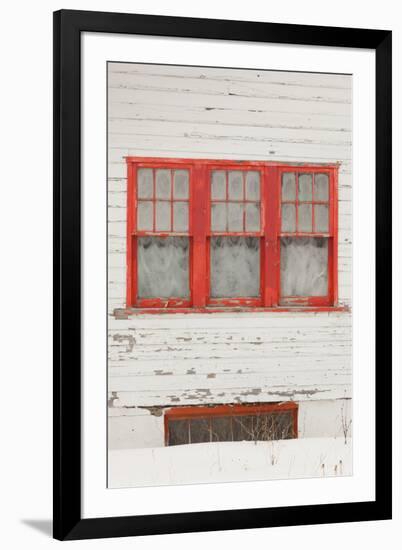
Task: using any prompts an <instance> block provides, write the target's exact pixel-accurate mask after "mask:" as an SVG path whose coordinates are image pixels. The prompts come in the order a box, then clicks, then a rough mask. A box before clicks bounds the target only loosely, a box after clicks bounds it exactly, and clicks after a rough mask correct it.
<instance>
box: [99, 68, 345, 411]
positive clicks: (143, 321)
mask: <svg viewBox="0 0 402 550" xmlns="http://www.w3.org/2000/svg"><path fill="white" fill-rule="evenodd" d="M351 86H352V80H351V77H349V76H344V75H318V74H303V73H286V72H276V71H272V72H266V71H265V72H264V71H255V70H253V71H246V70H239V71H233V70H229V69H207V68H197V67H169V66H156V65H136V64H109V93H108V100H109V105H108V107H109V119H108V129H109V135H108V141H109V150H108V161H109V164H108V207H109V208H108V247H109V260H108V300H109V304H108V306H109V348H108V349H109V391H110V395H111V397H112V399H111V400H110V403H111V404H112V406H113V408H114V411H115V412H116V410H118V409H119V407H122V409H121V410H122V411H123V410H124V408H125V407H134V406H162V405H180V404H182V405H190V404H207V403H232V402H234V403H239V402H258V401H282V400H286V399H294V400H297V401H300V400H317V399H334V398H343V397H350V396H351V315H350V313H347V312H342V313H293V314H291V313H268V312H267V313H255V314H250V313H233V314H228V313H219V314H216V315H202V314H199V315H193V314H188V315H182V314H176V315H162V316H155V315H154V316H150V315H148V316H147V315H141V316H132V317H130V318H128V319H126V320H116V319H115V318H114V317H113V310H114V309H115V308H121V307H124V306H125V294H126V286H125V285H126V282H125V281H126V185H127V182H126V165H125V161H124V157H125V156H153V157H157V156H159V157H177V158H180V157H186V158H189V157H190V158H218V159H235V160H241V159H242V160H276V161H285V162H340V163H341V165H340V171H339V254H338V262H339V301H340V303H341V304H343V305H346V306H350V305H351V296H352V287H351V273H352V204H351V199H352V183H351V140H352V136H351V121H352V118H351V97H352V94H351Z"/></svg>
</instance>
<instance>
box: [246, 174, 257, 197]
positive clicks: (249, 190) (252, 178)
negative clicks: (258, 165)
mask: <svg viewBox="0 0 402 550" xmlns="http://www.w3.org/2000/svg"><path fill="white" fill-rule="evenodd" d="M246 199H247V200H248V201H258V200H260V173H259V172H255V171H252V172H247V173H246Z"/></svg>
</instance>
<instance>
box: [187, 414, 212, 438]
mask: <svg viewBox="0 0 402 550" xmlns="http://www.w3.org/2000/svg"><path fill="white" fill-rule="evenodd" d="M190 437H191V443H209V442H210V441H211V429H210V424H209V419H208V418H192V419H191V420H190Z"/></svg>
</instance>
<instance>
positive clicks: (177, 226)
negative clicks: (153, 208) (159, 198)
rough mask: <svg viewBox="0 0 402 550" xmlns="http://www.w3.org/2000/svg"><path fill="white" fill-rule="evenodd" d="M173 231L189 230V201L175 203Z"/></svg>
mask: <svg viewBox="0 0 402 550" xmlns="http://www.w3.org/2000/svg"><path fill="white" fill-rule="evenodd" d="M173 231H188V202H174V203H173Z"/></svg>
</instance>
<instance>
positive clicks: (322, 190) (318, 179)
mask: <svg viewBox="0 0 402 550" xmlns="http://www.w3.org/2000/svg"><path fill="white" fill-rule="evenodd" d="M328 199H329V180H328V174H315V176H314V200H315V201H327V200H328Z"/></svg>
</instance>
